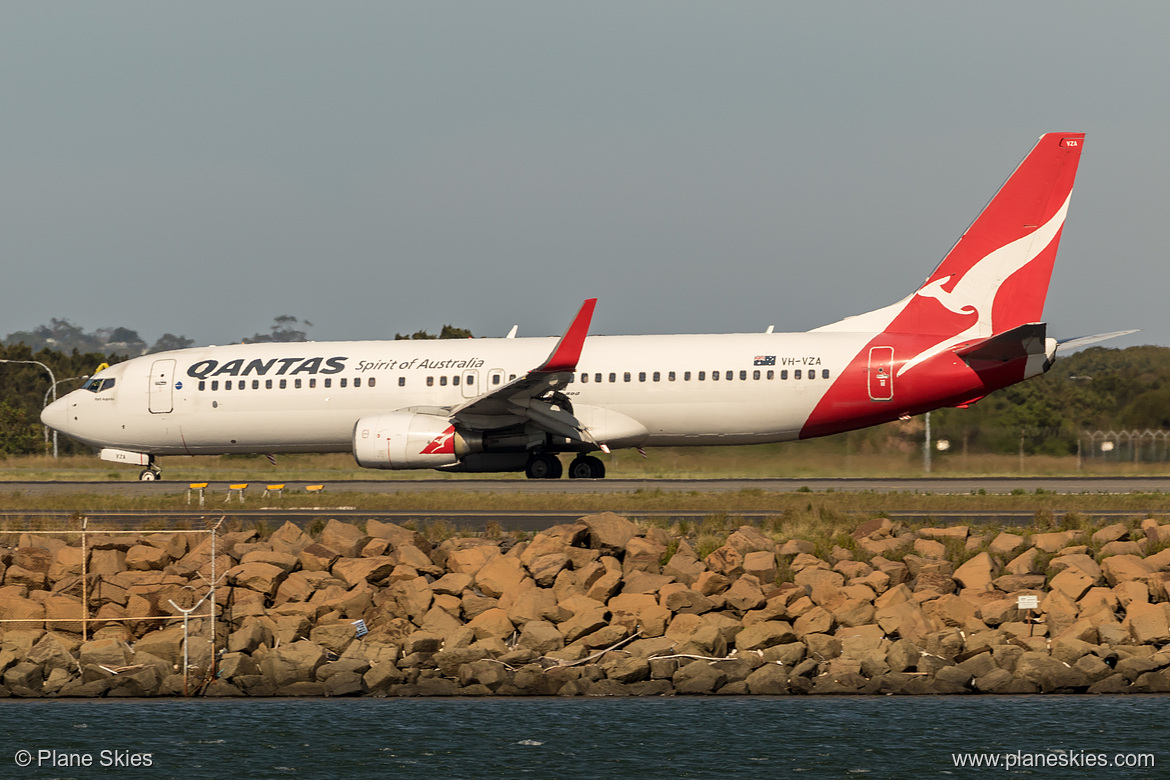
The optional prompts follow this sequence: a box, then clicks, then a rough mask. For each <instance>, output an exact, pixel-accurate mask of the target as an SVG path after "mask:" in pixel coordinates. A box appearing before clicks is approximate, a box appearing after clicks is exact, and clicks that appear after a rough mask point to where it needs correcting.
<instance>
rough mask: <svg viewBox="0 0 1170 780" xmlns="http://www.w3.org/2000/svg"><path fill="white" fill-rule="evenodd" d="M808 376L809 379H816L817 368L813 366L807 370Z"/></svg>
mask: <svg viewBox="0 0 1170 780" xmlns="http://www.w3.org/2000/svg"><path fill="white" fill-rule="evenodd" d="M808 378H809V379H816V378H817V370H816V369H815V368H810V369H809V370H808Z"/></svg>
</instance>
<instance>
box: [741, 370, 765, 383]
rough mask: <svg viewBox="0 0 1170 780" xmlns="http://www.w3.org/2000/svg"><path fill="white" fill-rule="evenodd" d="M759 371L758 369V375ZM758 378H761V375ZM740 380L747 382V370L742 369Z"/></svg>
mask: <svg viewBox="0 0 1170 780" xmlns="http://www.w3.org/2000/svg"><path fill="white" fill-rule="evenodd" d="M759 373H760V372H759V371H757V372H756V374H757V375H758V374H759ZM757 378H759V377H758V376H757ZM739 381H741V382H746V381H747V371H740V372H739Z"/></svg>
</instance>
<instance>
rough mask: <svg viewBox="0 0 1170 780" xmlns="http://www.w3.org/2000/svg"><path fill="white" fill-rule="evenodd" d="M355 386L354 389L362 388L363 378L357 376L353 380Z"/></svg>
mask: <svg viewBox="0 0 1170 780" xmlns="http://www.w3.org/2000/svg"><path fill="white" fill-rule="evenodd" d="M353 386H354V387H361V386H362V378H361V377H360V376H355V377H354V378H353Z"/></svg>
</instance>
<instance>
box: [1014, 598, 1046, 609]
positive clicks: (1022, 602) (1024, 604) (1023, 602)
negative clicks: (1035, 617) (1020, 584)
mask: <svg viewBox="0 0 1170 780" xmlns="http://www.w3.org/2000/svg"><path fill="white" fill-rule="evenodd" d="M1016 607H1017V608H1019V609H1038V608H1039V607H1040V597H1039V596H1017V597H1016Z"/></svg>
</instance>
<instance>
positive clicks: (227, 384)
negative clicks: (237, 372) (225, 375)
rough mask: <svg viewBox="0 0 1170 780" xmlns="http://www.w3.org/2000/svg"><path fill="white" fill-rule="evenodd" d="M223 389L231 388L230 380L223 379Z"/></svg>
mask: <svg viewBox="0 0 1170 780" xmlns="http://www.w3.org/2000/svg"><path fill="white" fill-rule="evenodd" d="M223 389H224V390H231V389H232V380H230V379H228V380H227V381H225V382H224V383H223Z"/></svg>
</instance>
